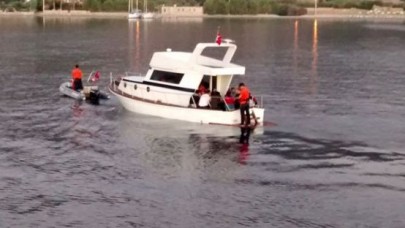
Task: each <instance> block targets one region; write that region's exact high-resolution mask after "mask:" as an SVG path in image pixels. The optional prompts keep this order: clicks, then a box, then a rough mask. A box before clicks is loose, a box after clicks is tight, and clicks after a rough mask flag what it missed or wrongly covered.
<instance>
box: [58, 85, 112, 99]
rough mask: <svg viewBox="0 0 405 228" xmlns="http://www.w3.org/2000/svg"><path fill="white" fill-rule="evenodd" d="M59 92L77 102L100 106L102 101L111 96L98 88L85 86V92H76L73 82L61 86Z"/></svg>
mask: <svg viewBox="0 0 405 228" xmlns="http://www.w3.org/2000/svg"><path fill="white" fill-rule="evenodd" d="M59 91H60V92H61V93H62V94H63V95H65V96H68V97H71V98H73V99H76V100H86V101H89V102H90V103H91V104H100V99H109V98H110V96H109V95H108V94H107V93H106V92H103V91H101V90H100V89H99V88H98V86H83V90H81V91H76V90H74V89H72V83H71V82H64V83H62V84H61V85H60V86H59Z"/></svg>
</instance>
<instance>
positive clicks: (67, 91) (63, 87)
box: [59, 82, 85, 100]
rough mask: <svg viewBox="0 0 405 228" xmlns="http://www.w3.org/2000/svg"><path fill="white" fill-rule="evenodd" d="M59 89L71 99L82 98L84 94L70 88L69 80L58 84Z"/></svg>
mask: <svg viewBox="0 0 405 228" xmlns="http://www.w3.org/2000/svg"><path fill="white" fill-rule="evenodd" d="M59 91H60V92H61V93H62V94H63V95H65V96H68V97H71V98H73V99H76V100H84V99H85V96H84V94H83V93H81V92H78V91H75V90H73V89H72V87H71V83H70V82H64V83H62V84H61V85H60V86H59Z"/></svg>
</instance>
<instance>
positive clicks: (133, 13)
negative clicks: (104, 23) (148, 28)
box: [128, 0, 142, 20]
mask: <svg viewBox="0 0 405 228" xmlns="http://www.w3.org/2000/svg"><path fill="white" fill-rule="evenodd" d="M133 5H134V3H133V0H129V1H128V11H129V13H128V19H129V20H131V19H139V18H141V17H142V12H141V11H140V10H139V9H138V0H136V5H135V9H133V8H134V7H133Z"/></svg>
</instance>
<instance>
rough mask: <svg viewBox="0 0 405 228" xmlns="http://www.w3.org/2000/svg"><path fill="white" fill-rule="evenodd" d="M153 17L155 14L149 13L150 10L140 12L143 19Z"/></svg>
mask: <svg viewBox="0 0 405 228" xmlns="http://www.w3.org/2000/svg"><path fill="white" fill-rule="evenodd" d="M154 17H155V14H154V13H151V12H149V13H143V14H142V18H143V19H153V18H154Z"/></svg>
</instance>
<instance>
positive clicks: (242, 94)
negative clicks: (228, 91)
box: [239, 87, 250, 104]
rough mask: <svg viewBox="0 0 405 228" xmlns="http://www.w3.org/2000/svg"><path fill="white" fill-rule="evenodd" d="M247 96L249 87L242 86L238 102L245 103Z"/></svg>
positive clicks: (247, 99)
mask: <svg viewBox="0 0 405 228" xmlns="http://www.w3.org/2000/svg"><path fill="white" fill-rule="evenodd" d="M249 96H250V92H249V89H248V88H247V87H243V88H242V89H241V90H240V94H239V102H240V104H246V103H247V102H248V101H249Z"/></svg>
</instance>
